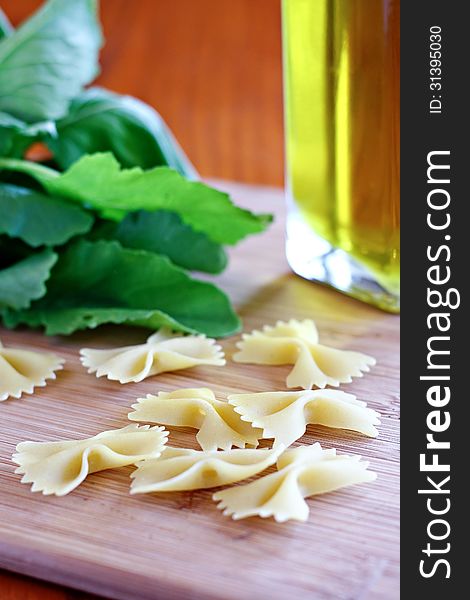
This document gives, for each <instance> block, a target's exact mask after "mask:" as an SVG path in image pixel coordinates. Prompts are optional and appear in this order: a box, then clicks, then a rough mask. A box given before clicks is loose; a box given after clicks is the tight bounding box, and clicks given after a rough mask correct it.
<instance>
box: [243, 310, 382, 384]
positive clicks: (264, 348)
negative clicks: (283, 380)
mask: <svg viewBox="0 0 470 600" xmlns="http://www.w3.org/2000/svg"><path fill="white" fill-rule="evenodd" d="M237 347H238V348H239V350H240V351H239V352H237V353H236V354H235V355H234V356H233V360H234V361H235V362H240V363H253V364H259V365H294V367H293V369H292V371H291V372H290V373H289V375H288V377H287V387H289V388H294V387H300V388H303V389H304V390H309V389H311V388H312V387H313V386H316V387H319V388H324V387H325V386H327V385H331V386H333V387H338V386H339V385H340V384H341V383H350V382H351V381H352V377H362V372H363V371H369V367H370V366H372V365H375V359H374V358H372V357H371V356H367V355H366V354H362V353H360V352H350V351H347V350H336V349H334V348H330V347H329V346H324V345H322V344H320V343H319V340H318V331H317V328H316V326H315V323H314V322H313V321H311V320H308V319H307V320H305V321H296V320H294V319H292V320H291V321H289V322H288V323H284V322H282V321H278V323H277V324H276V326H275V327H270V326H269V325H265V326H264V328H263V330H262V331H257V330H254V331H252V332H251V333H250V334H243V336H242V341H241V342H238V344H237Z"/></svg>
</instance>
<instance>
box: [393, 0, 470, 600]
mask: <svg viewBox="0 0 470 600" xmlns="http://www.w3.org/2000/svg"><path fill="white" fill-rule="evenodd" d="M466 7H467V4H466V3H465V2H457V1H454V2H452V1H447V2H444V1H442V0H441V1H438V0H426V1H421V2H420V1H416V0H407V1H406V0H405V2H403V3H402V11H401V132H402V133H401V207H402V208H401V217H402V219H401V233H402V248H403V250H402V252H403V254H402V360H401V365H402V366H401V370H402V373H401V388H402V430H401V438H402V446H401V447H402V451H401V464H402V488H401V498H402V502H401V506H402V509H401V512H402V517H401V519H402V528H401V543H402V555H401V564H402V596H403V598H426V599H433V598H446V599H453V598H460V597H462V596H463V597H466V596H467V595H469V594H470V592H468V591H464V590H466V586H465V583H466V579H465V575H466V570H467V569H468V567H465V566H464V561H465V559H466V552H465V551H462V553H459V551H458V548H459V547H460V545H461V542H463V539H464V537H465V535H466V531H465V530H466V529H467V528H468V522H469V517H468V513H467V516H464V515H462V513H463V510H462V508H463V507H462V504H464V503H465V505H467V506H468V504H469V500H468V498H469V496H468V492H467V493H465V488H464V485H465V483H466V482H467V481H468V474H467V471H468V467H467V468H465V467H461V470H460V469H459V466H458V462H459V460H462V459H463V458H466V456H467V455H468V454H469V449H468V447H465V445H464V442H466V441H467V438H470V431H467V430H468V425H469V423H468V421H467V422H466V421H465V418H466V417H465V416H464V411H465V412H466V409H467V405H468V404H469V403H470V393H469V391H468V387H469V386H468V384H467V386H465V387H464V380H465V379H466V377H467V378H468V375H467V373H468V374H469V375H470V364H467V363H468V362H469V361H468V356H469V354H470V346H469V333H470V313H469V312H468V309H467V308H466V306H468V305H467V302H466V297H467V296H468V279H469V277H470V253H469V250H468V248H470V228H469V226H468V217H467V216H466V215H467V214H468V210H467V208H468V206H469V191H468V190H467V189H466V178H467V172H470V169H469V167H468V166H467V164H466V163H467V162H468V157H469V156H470V151H469V149H468V145H469V144H468V141H467V140H468V136H469V126H468V124H469V119H468V112H469V104H470V103H469V100H468V99H467V98H466V94H465V89H466V88H467V87H468V85H467V80H468V72H469V71H470V69H469V65H468V58H469V55H470V51H469V46H468V42H469V40H470V29H469V26H468V22H467V20H466V18H465V16H464V13H465V12H466V10H465V9H466ZM431 36H435V37H431ZM431 61H435V62H431ZM432 69H435V70H432ZM437 84H439V85H437ZM430 163H433V164H435V165H440V166H441V167H446V166H448V167H450V168H449V169H446V168H441V167H436V168H432V167H431V170H430V171H429V174H428V168H429V166H430ZM428 175H429V177H428ZM446 223H447V225H446ZM459 303H460V305H458V304H459ZM445 304H448V306H445ZM432 315H434V316H432ZM437 351H441V352H442V353H441V354H438V353H437ZM433 352H434V353H433ZM446 367H448V368H446ZM467 381H469V380H468V379H467ZM431 388H433V389H431ZM447 394H450V397H448V396H447ZM428 436H431V437H428ZM447 444H449V447H447ZM433 461H434V463H435V465H434V466H433V465H432V463H433ZM447 467H448V468H449V470H446V469H447ZM432 469H434V470H432ZM419 490H421V492H419ZM459 509H460V510H459ZM433 511H434V512H433ZM437 513H440V514H437ZM459 515H460V516H459ZM459 586H460V589H459V591H457V590H458V588H459ZM462 586H463V587H462Z"/></svg>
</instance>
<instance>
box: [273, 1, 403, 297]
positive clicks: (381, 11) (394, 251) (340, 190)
mask: <svg viewBox="0 0 470 600" xmlns="http://www.w3.org/2000/svg"><path fill="white" fill-rule="evenodd" d="M399 11H400V3H399V0H398V1H397V0H283V43H284V73H285V75H284V77H285V80H284V86H285V103H286V123H285V126H286V154H287V156H286V158H287V177H288V185H289V188H290V193H291V195H292V197H293V199H294V201H295V203H296V205H297V207H298V209H299V210H300V211H301V213H302V215H303V218H304V219H305V220H306V221H307V222H308V224H309V225H310V226H311V228H312V229H313V231H314V232H315V233H316V234H318V235H319V236H321V237H322V238H324V239H325V240H327V241H328V242H329V243H330V244H331V245H332V246H333V247H335V248H340V249H342V250H344V251H346V252H348V253H349V254H350V255H351V256H353V257H354V258H355V259H356V260H357V261H358V262H359V263H360V264H362V265H363V266H364V267H365V268H366V269H367V270H368V271H369V272H371V274H372V275H373V276H374V277H375V279H376V280H377V281H378V282H379V283H380V284H381V285H382V286H383V287H385V288H386V289H387V290H388V291H390V292H391V293H394V294H396V293H398V289H399V279H400V270H399V269H400V267H399V265H400V222H399V211H400V208H399V203H400V191H399V185H400V183H399V182H400V172H399V168H400V155H399V143H400V138H399V135H400V129H399V127H400V113H399V110H400V101H399V95H400V92H399V74H400V63H399V61H400V56H399V35H400V34H399Z"/></svg>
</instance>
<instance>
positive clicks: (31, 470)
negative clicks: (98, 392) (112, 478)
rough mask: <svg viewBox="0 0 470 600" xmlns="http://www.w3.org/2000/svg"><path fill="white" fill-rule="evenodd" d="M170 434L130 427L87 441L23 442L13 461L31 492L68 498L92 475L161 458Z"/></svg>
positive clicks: (146, 428)
mask: <svg viewBox="0 0 470 600" xmlns="http://www.w3.org/2000/svg"><path fill="white" fill-rule="evenodd" d="M167 436H168V432H167V431H164V429H163V427H150V426H149V425H144V426H142V427H139V426H138V425H134V424H132V425H128V426H127V427H123V428H122V429H111V430H109V431H103V432H102V433H99V434H98V435H95V436H94V437H91V438H87V439H84V440H67V441H60V442H21V443H20V444H18V446H17V447H16V451H17V452H16V454H14V455H13V457H12V459H13V462H15V463H16V464H17V465H19V467H18V468H17V469H16V471H15V473H19V474H21V475H23V478H22V480H21V482H22V483H32V484H33V485H32V487H31V491H32V492H42V493H43V494H44V495H49V494H55V495H56V496H65V494H68V493H69V492H71V491H72V490H74V489H75V488H76V487H77V486H79V485H80V484H81V483H82V482H83V481H84V480H85V478H86V477H87V475H88V474H89V473H95V472H97V471H103V470H105V469H113V468H115V467H123V466H125V465H132V464H135V463H137V462H139V461H141V460H143V459H145V458H150V457H156V456H159V455H160V453H161V452H162V450H163V448H164V445H165V443H166V440H167Z"/></svg>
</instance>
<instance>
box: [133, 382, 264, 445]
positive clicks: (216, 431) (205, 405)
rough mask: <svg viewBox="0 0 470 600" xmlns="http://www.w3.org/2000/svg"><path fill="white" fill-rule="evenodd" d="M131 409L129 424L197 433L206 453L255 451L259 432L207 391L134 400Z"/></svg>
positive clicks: (190, 390)
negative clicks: (192, 429) (156, 424)
mask: <svg viewBox="0 0 470 600" xmlns="http://www.w3.org/2000/svg"><path fill="white" fill-rule="evenodd" d="M132 408H133V409H134V412H131V413H129V414H128V418H129V419H130V420H131V421H140V422H147V423H161V424H162V425H175V426H183V427H194V428H195V429H199V432H198V434H197V436H196V439H197V441H198V442H199V445H200V446H201V448H202V449H203V450H207V451H211V450H217V448H221V449H222V450H230V448H231V447H232V446H236V447H237V448H244V447H245V446H247V445H248V446H253V447H256V446H257V445H258V439H259V438H261V430H259V429H255V428H254V427H252V426H251V424H250V423H246V422H245V421H242V420H241V418H240V415H239V414H237V413H236V412H235V410H234V408H233V406H232V405H231V404H229V403H228V402H222V401H221V400H217V399H216V397H215V395H214V392H212V390H210V389H208V388H194V389H191V388H189V389H181V390H175V391H173V392H160V393H159V394H158V396H153V395H152V394H148V395H147V397H146V398H138V400H137V404H133V405H132Z"/></svg>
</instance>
